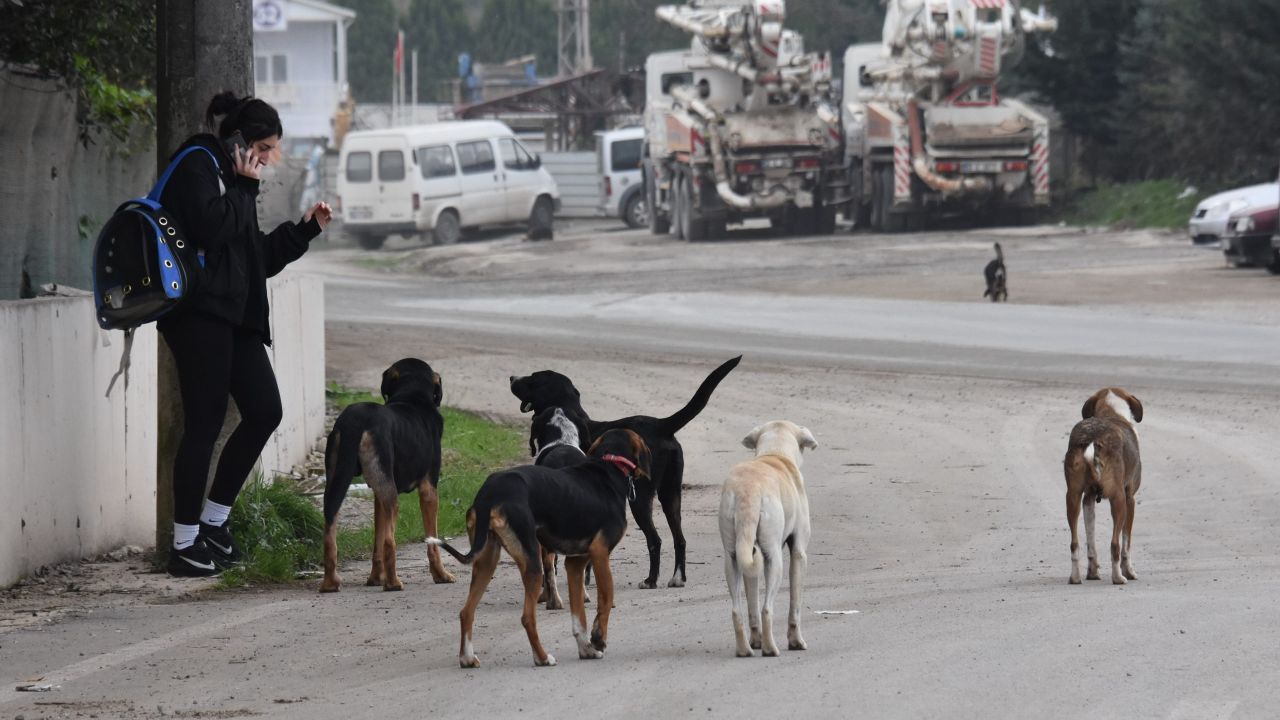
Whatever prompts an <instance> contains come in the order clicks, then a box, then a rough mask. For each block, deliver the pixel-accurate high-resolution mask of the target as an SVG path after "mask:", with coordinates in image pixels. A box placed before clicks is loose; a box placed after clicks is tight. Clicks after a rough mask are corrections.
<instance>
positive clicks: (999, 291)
mask: <svg viewBox="0 0 1280 720" xmlns="http://www.w3.org/2000/svg"><path fill="white" fill-rule="evenodd" d="M995 245H996V259H995V260H992V261H991V262H989V263H987V267H986V269H985V270H983V271H982V273H983V274H984V275H986V277H987V291H986V292H984V293H982V297H989V298H991V302H1000V301H1001V300H1004V301H1008V300H1009V275H1008V271H1007V270H1006V269H1005V267H1004V251H1003V250H1001V249H1000V243H996V244H995Z"/></svg>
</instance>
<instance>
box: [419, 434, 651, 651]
mask: <svg viewBox="0 0 1280 720" xmlns="http://www.w3.org/2000/svg"><path fill="white" fill-rule="evenodd" d="M589 455H590V458H589V459H588V460H587V461H585V462H582V463H579V464H577V465H574V466H572V467H568V468H563V469H559V470H554V469H551V468H548V467H538V466H532V465H527V466H524V467H518V468H512V469H510V470H502V471H499V472H496V473H494V474H492V475H490V476H489V478H488V479H487V480H485V481H484V485H481V486H480V490H479V491H478V492H477V493H476V499H475V502H474V503H473V504H472V505H471V508H470V509H469V510H467V537H469V538H470V540H471V551H470V552H468V553H467V554H466V555H463V554H462V553H460V552H459V551H457V550H455V549H454V548H453V547H451V546H450V545H449V544H448V543H446V542H444V541H442V540H439V539H437V538H434V537H433V538H429V539H428V540H427V542H428V543H431V544H432V545H439V546H440V547H443V548H444V549H445V550H446V551H448V552H449V554H450V555H452V556H454V557H455V558H457V560H458V562H460V563H463V564H464V565H473V568H472V571H471V588H470V590H469V591H468V593H467V602H466V604H465V605H463V606H462V612H461V613H459V619H460V620H461V622H462V642H461V646H460V648H459V650H458V664H459V665H461V666H462V667H464V668H473V667H479V666H480V659H479V658H477V657H476V654H475V651H474V650H473V649H472V646H471V629H472V625H473V624H474V622H475V618H476V606H477V605H479V604H480V599H481V598H482V597H484V591H485V589H486V588H487V587H488V586H489V581H490V580H491V579H493V572H494V570H495V569H496V568H497V567H498V555H499V552H500V549H501V548H506V550H507V553H508V554H510V555H511V557H512V558H513V559H514V560H515V561H516V565H517V566H519V568H520V576H521V578H522V579H523V580H524V611H523V613H522V615H521V617H520V620H521V623H522V624H523V625H524V629H525V632H526V633H528V635H529V646H530V647H531V648H533V662H534V664H535V665H555V664H556V659H555V658H554V657H552V656H551V655H550V654H548V653H547V651H546V650H544V649H543V647H542V641H541V640H540V639H539V637H538V623H537V614H536V606H537V603H538V591H539V589H540V588H541V586H542V567H541V565H542V559H541V557H540V553H539V548H540V547H541V548H546V549H548V550H550V551H552V552H557V553H560V554H562V555H564V556H565V560H564V567H565V570H566V571H568V575H569V608H570V612H571V613H572V614H573V637H574V639H575V640H577V642H578V657H580V658H584V659H589V658H599V657H602V656H603V655H604V650H605V647H606V646H607V645H608V638H609V611H610V610H611V609H612V608H613V575H612V573H611V571H610V569H609V554H610V553H611V552H612V551H613V548H614V547H616V546H617V544H618V541H619V540H621V539H622V535H623V533H624V532H626V530H627V511H626V502H627V498H628V497H630V496H631V493H632V492H633V490H634V485H633V483H634V482H635V481H637V480H640V479H642V478H645V477H647V476H648V473H649V450H648V449H647V448H646V447H645V445H644V442H643V441H642V440H641V439H640V436H639V435H637V434H636V433H634V432H631V431H629V430H612V431H609V432H606V433H604V434H603V435H601V436H600V439H598V440H596V442H595V444H594V445H592V446H591V450H590V451H589ZM490 535H492V536H493V537H492V538H490ZM588 562H590V563H591V565H592V566H593V567H594V568H595V571H596V580H597V584H598V586H599V598H598V600H599V602H598V603H597V605H596V619H595V624H594V625H593V627H592V630H591V634H590V637H589V638H588V635H587V614H586V610H585V609H584V608H583V604H582V603H583V592H582V571H583V569H584V568H585V567H586V565H587V563H588Z"/></svg>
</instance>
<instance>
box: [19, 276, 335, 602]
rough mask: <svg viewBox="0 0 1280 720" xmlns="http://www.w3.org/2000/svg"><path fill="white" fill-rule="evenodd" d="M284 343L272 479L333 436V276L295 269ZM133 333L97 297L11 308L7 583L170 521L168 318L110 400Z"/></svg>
mask: <svg viewBox="0 0 1280 720" xmlns="http://www.w3.org/2000/svg"><path fill="white" fill-rule="evenodd" d="M270 302H271V315H272V324H273V328H272V333H273V335H274V338H275V344H274V346H273V347H272V348H271V349H270V355H271V359H272V363H273V365H274V367H275V372H276V377H277V379H278V381H279V384H280V396H281V402H282V404H283V406H284V420H283V421H282V423H281V425H280V429H279V431H278V432H277V433H276V435H275V436H274V437H273V438H272V439H271V441H270V442H269V443H268V445H267V447H266V448H265V449H264V450H263V454H262V462H261V469H262V470H263V472H264V474H265V475H266V476H267V477H271V475H273V474H274V473H276V472H285V473H287V472H290V471H291V470H292V469H293V468H294V466H295V465H297V464H299V463H302V462H304V461H305V460H306V458H307V455H308V453H309V452H310V450H311V448H312V447H313V446H314V445H315V443H316V441H317V440H319V438H320V436H321V434H322V433H323V432H324V423H325V415H324V408H325V396H324V379H325V378H324V283H323V282H322V281H321V280H320V279H319V278H314V277H307V276H304V275H299V274H294V273H291V272H289V271H286V272H285V273H284V274H283V275H282V276H280V277H278V278H275V279H274V280H272V281H271V284H270ZM123 348H124V335H123V333H120V332H104V331H102V330H99V329H98V326H97V323H96V321H95V320H94V308H93V301H92V299H91V298H89V297H88V296H84V297H74V298H41V299H36V300H23V301H12V302H0V377H3V378H6V379H7V382H9V383H10V385H9V387H10V388H11V390H10V392H9V395H8V397H6V398H5V402H0V498H3V501H0V587H4V586H7V585H10V584H12V583H13V582H15V581H16V580H18V579H19V578H21V577H22V576H24V575H26V574H27V573H30V572H31V571H32V570H35V569H36V568H39V567H41V566H43V565H48V564H51V563H57V562H65V561H69V560H75V559H78V558H82V557H86V556H92V555H96V554H99V553H103V552H107V551H110V550H113V549H115V548H117V547H119V546H121V545H124V544H133V545H142V546H144V547H149V546H151V545H153V544H154V542H155V521H156V436H157V434H156V422H157V420H156V358H157V337H156V333H155V328H154V326H150V325H148V326H146V327H143V328H141V329H140V330H139V331H138V333H137V335H136V337H135V340H134V344H133V353H132V356H131V357H132V365H131V368H130V370H129V377H128V384H127V385H126V384H125V381H124V379H123V377H122V378H121V379H120V380H119V381H117V383H116V386H115V388H114V389H112V391H111V396H110V397H109V398H108V397H104V396H105V393H106V389H107V383H108V382H110V380H111V376H112V375H113V374H114V373H115V371H116V367H117V366H118V365H119V362H120V353H121V351H122V350H123Z"/></svg>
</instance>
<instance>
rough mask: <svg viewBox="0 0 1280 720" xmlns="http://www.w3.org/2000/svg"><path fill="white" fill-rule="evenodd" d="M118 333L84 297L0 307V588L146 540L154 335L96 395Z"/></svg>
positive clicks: (120, 344) (108, 372)
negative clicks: (2, 386)
mask: <svg viewBox="0 0 1280 720" xmlns="http://www.w3.org/2000/svg"><path fill="white" fill-rule="evenodd" d="M123 349H124V335H123V334H122V333H119V332H111V333H108V332H104V331H102V330H99V329H98V325H97V323H96V322H95V320H94V308H93V301H92V300H91V299H90V298H89V297H87V296H85V297H75V298H42V299H36V300H25V301H15V302H3V303H0V377H4V378H6V382H7V383H10V384H9V387H10V391H9V393H8V397H7V398H6V401H5V402H2V403H0V497H3V498H4V501H3V503H0V587H3V586H5V585H9V584H11V583H13V582H14V581H16V580H17V579H19V578H20V577H21V576H23V575H25V574H26V573H28V572H30V571H32V570H34V569H35V568H38V567H40V566H42V565H47V564H49V563H54V562H60V561H64V560H70V559H74V558H79V557H84V556H87V555H94V554H97V553H100V552H105V551H108V550H111V549H114V548H117V547H119V546H121V545H124V544H136V545H150V544H151V543H152V542H153V541H154V538H155V514H156V511H155V507H156V472H155V466H156V463H155V456H156V422H155V417H156V383H155V368H156V333H155V329H154V328H153V327H146V328H143V329H141V330H139V331H138V333H137V334H136V336H135V339H134V343H133V353H132V356H131V357H132V367H131V368H130V370H129V378H128V383H127V384H126V383H125V381H124V378H123V376H122V377H121V379H120V380H118V381H117V382H116V386H115V388H113V389H112V391H111V396H110V397H109V398H108V397H104V395H105V394H106V391H107V383H109V382H110V380H111V376H112V375H113V374H114V373H115V371H116V367H117V366H118V365H119V362H120V353H121V351H122V350H123Z"/></svg>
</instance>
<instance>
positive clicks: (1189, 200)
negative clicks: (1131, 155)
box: [1063, 180, 1207, 229]
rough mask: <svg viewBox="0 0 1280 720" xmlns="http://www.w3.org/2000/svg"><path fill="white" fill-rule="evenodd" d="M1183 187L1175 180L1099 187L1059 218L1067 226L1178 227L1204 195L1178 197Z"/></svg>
mask: <svg viewBox="0 0 1280 720" xmlns="http://www.w3.org/2000/svg"><path fill="white" fill-rule="evenodd" d="M1186 187H1187V186H1186V183H1183V182H1179V181H1177V180H1148V181H1144V182H1134V183H1123V184H1118V185H1109V184H1103V185H1100V186H1098V187H1097V188H1095V189H1094V190H1091V191H1089V192H1087V193H1085V194H1083V195H1080V196H1078V197H1077V198H1076V199H1075V200H1074V201H1073V202H1072V203H1071V206H1070V207H1068V208H1067V210H1066V212H1065V213H1064V217H1063V219H1064V220H1066V222H1067V223H1069V224H1071V225H1106V226H1112V227H1120V228H1163V229H1176V228H1182V227H1185V226H1186V224H1187V220H1188V219H1189V218H1190V217H1191V213H1192V212H1194V211H1195V208H1196V205H1197V204H1198V203H1199V202H1200V201H1201V200H1202V199H1204V198H1205V197H1206V196H1207V195H1206V193H1203V192H1197V193H1194V194H1191V195H1189V196H1187V197H1183V198H1180V197H1179V196H1180V195H1182V193H1183V191H1185V190H1186Z"/></svg>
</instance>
